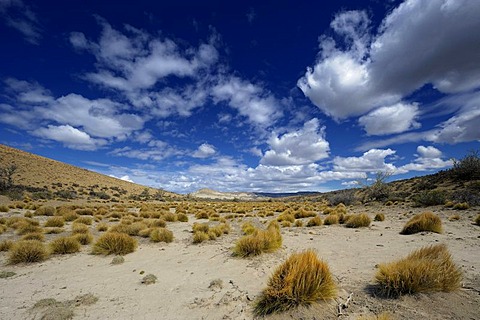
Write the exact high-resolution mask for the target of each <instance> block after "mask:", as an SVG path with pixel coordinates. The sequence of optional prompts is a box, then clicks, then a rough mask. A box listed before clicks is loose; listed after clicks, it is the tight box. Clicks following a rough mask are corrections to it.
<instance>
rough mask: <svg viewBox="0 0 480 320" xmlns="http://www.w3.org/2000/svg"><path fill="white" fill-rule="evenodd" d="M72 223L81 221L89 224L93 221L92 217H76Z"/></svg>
mask: <svg viewBox="0 0 480 320" xmlns="http://www.w3.org/2000/svg"><path fill="white" fill-rule="evenodd" d="M73 222H74V223H83V224H86V225H88V226H90V225H91V224H92V223H93V219H92V218H91V217H78V218H77V219H75V221H73Z"/></svg>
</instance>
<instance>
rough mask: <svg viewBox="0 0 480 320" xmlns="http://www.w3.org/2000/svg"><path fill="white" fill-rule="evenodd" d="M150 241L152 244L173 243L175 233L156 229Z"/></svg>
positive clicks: (151, 233) (151, 234) (152, 232)
mask: <svg viewBox="0 0 480 320" xmlns="http://www.w3.org/2000/svg"><path fill="white" fill-rule="evenodd" d="M150 240H151V241H152V242H166V243H170V242H172V241H173V232H172V231H170V230H168V229H166V228H156V229H153V230H152V231H151V232H150Z"/></svg>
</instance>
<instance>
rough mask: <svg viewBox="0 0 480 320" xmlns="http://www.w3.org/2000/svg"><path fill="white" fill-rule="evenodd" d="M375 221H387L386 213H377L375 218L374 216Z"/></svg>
mask: <svg viewBox="0 0 480 320" xmlns="http://www.w3.org/2000/svg"><path fill="white" fill-rule="evenodd" d="M373 220H375V221H385V215H384V214H383V213H377V214H376V215H375V218H373Z"/></svg>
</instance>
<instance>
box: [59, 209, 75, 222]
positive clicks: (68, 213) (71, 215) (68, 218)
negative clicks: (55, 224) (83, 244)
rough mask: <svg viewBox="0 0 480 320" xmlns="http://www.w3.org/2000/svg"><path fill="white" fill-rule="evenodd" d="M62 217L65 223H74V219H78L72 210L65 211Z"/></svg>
mask: <svg viewBox="0 0 480 320" xmlns="http://www.w3.org/2000/svg"><path fill="white" fill-rule="evenodd" d="M62 216H63V219H65V221H74V220H75V219H77V218H78V215H77V213H76V212H75V211H73V210H69V211H65V212H64V213H63V214H62Z"/></svg>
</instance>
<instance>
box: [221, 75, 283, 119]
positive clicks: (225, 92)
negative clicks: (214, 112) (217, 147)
mask: <svg viewBox="0 0 480 320" xmlns="http://www.w3.org/2000/svg"><path fill="white" fill-rule="evenodd" d="M211 95H212V97H213V99H214V101H215V103H219V102H226V103H228V105H229V106H230V107H232V108H234V109H236V110H237V111H238V113H239V114H240V115H242V116H245V117H247V118H248V120H249V121H250V122H251V123H253V124H255V125H258V126H262V127H268V126H270V125H272V124H273V123H274V122H275V121H276V120H277V119H278V118H280V117H281V116H282V112H281V110H280V105H279V102H278V101H277V99H275V97H274V96H273V95H272V94H270V93H268V92H266V91H265V90H264V89H263V88H261V87H259V86H257V85H254V84H252V83H250V82H248V81H243V80H241V79H239V78H237V77H229V78H227V79H223V80H221V81H220V82H219V83H218V84H216V85H215V86H214V87H213V88H212V92H211Z"/></svg>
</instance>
